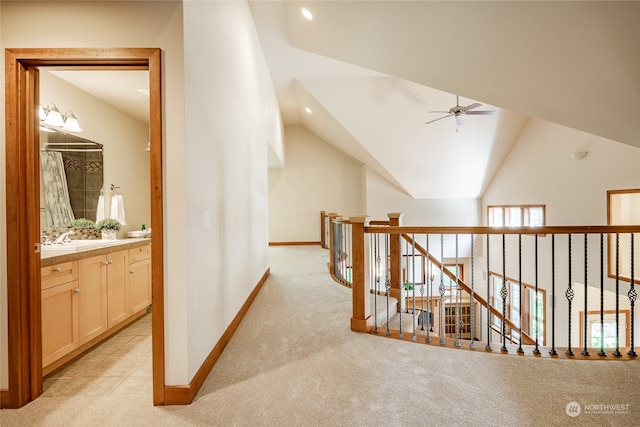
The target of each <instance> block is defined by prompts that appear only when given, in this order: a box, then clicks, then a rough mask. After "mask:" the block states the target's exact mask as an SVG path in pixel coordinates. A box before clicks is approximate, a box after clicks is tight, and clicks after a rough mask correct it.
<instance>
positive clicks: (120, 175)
mask: <svg viewBox="0 0 640 427" xmlns="http://www.w3.org/2000/svg"><path fill="white" fill-rule="evenodd" d="M39 71H40V73H39V82H40V86H39V97H40V98H39V104H40V105H41V106H42V107H43V109H45V112H46V110H49V109H50V107H52V106H53V105H55V106H56V107H57V108H58V109H59V112H60V113H61V114H64V117H67V118H68V117H70V116H69V114H73V115H74V116H75V117H76V118H77V120H78V122H79V127H80V128H81V129H82V133H77V132H79V131H65V130H64V129H63V128H62V127H53V128H51V127H50V126H48V125H45V127H44V129H46V130H54V132H46V134H45V131H43V132H41V134H40V135H41V141H40V142H41V149H42V153H43V156H51V157H58V160H55V161H54V162H55V163H60V164H62V165H63V169H64V172H65V179H64V180H63V179H53V178H50V179H49V180H48V181H47V182H44V180H43V181H41V190H42V191H41V193H42V195H41V199H40V200H41V208H42V209H41V215H40V223H41V229H42V230H46V229H52V227H50V226H49V225H48V224H49V221H48V220H47V218H46V217H47V215H48V211H51V212H53V213H54V214H55V216H62V215H64V212H65V211H66V212H68V211H72V212H73V216H74V217H75V218H76V219H78V218H86V219H90V220H92V221H95V219H96V212H97V210H98V205H99V202H98V200H99V199H100V190H101V189H102V190H103V198H102V202H101V205H102V207H103V210H102V213H103V214H104V215H103V216H102V217H108V216H110V215H112V212H113V207H114V206H113V200H114V196H115V195H116V191H115V189H117V195H119V196H121V198H119V204H118V205H117V206H118V207H120V208H121V209H120V210H119V211H118V212H120V211H121V212H122V213H123V214H122V218H123V219H124V218H125V214H124V212H125V210H126V224H125V223H124V222H125V221H121V222H123V226H122V229H121V230H120V232H119V237H120V238H123V237H125V236H127V233H129V232H130V231H138V230H140V229H141V227H142V225H143V224H145V226H146V227H147V228H150V227H151V224H150V222H151V221H150V216H151V211H150V200H149V194H150V183H149V175H150V168H149V150H148V144H149V97H148V87H149V73H148V71H146V70H101V69H91V70H64V69H63V68H61V67H58V68H57V67H41V68H39ZM45 117H47V116H45ZM41 118H42V116H41ZM40 123H41V124H45V123H46V119H45V120H44V121H41V122H40ZM65 123H66V122H65ZM45 144H46V147H45ZM45 149H46V150H45ZM45 152H46V153H49V154H44V153H45ZM41 157H42V156H41ZM45 161H46V160H45ZM41 162H42V159H41ZM55 163H54V165H55ZM70 166H71V167H70ZM73 166H75V167H73ZM61 168H62V167H59V166H58V169H61ZM78 169H80V170H78ZM48 176H55V174H50V175H48ZM64 187H67V188H66V191H64ZM49 193H52V194H53V196H51V195H50V194H49ZM65 194H67V196H66V197H65V196H64V195H65ZM45 195H47V197H51V199H52V200H51V201H50V202H51V203H50V205H51V209H49V210H47V209H45V206H46V204H45V199H44V198H45ZM65 206H70V207H67V208H65ZM67 219H68V217H67ZM69 222H70V220H69V221H65V220H64V219H63V218H61V219H58V220H57V223H58V224H62V225H61V226H59V227H53V229H58V228H60V227H67V226H68V225H69Z"/></svg>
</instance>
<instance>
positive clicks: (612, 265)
mask: <svg viewBox="0 0 640 427" xmlns="http://www.w3.org/2000/svg"><path fill="white" fill-rule="evenodd" d="M625 194H631V195H639V196H640V188H632V189H627V190H608V191H607V225H635V224H630V223H629V222H628V221H618V220H617V218H616V216H617V213H616V212H614V211H613V205H614V204H613V203H612V198H613V197H615V196H620V195H625ZM623 240H624V238H623ZM626 243H627V242H626V241H625V242H621V244H622V245H625V244H626ZM634 246H635V247H636V249H640V239H637V240H635V241H634ZM607 248H608V250H607V275H608V276H609V277H610V278H612V279H615V278H616V249H615V248H616V239H615V235H612V234H607ZM636 254H640V250H636ZM634 263H635V264H636V268H635V272H634V275H635V276H636V277H635V281H636V282H637V281H638V279H640V278H639V277H638V274H640V268H638V267H640V256H637V255H636V259H635V262H634ZM621 264H622V269H621V271H619V279H620V280H621V281H624V282H631V271H630V266H629V265H626V263H624V262H621Z"/></svg>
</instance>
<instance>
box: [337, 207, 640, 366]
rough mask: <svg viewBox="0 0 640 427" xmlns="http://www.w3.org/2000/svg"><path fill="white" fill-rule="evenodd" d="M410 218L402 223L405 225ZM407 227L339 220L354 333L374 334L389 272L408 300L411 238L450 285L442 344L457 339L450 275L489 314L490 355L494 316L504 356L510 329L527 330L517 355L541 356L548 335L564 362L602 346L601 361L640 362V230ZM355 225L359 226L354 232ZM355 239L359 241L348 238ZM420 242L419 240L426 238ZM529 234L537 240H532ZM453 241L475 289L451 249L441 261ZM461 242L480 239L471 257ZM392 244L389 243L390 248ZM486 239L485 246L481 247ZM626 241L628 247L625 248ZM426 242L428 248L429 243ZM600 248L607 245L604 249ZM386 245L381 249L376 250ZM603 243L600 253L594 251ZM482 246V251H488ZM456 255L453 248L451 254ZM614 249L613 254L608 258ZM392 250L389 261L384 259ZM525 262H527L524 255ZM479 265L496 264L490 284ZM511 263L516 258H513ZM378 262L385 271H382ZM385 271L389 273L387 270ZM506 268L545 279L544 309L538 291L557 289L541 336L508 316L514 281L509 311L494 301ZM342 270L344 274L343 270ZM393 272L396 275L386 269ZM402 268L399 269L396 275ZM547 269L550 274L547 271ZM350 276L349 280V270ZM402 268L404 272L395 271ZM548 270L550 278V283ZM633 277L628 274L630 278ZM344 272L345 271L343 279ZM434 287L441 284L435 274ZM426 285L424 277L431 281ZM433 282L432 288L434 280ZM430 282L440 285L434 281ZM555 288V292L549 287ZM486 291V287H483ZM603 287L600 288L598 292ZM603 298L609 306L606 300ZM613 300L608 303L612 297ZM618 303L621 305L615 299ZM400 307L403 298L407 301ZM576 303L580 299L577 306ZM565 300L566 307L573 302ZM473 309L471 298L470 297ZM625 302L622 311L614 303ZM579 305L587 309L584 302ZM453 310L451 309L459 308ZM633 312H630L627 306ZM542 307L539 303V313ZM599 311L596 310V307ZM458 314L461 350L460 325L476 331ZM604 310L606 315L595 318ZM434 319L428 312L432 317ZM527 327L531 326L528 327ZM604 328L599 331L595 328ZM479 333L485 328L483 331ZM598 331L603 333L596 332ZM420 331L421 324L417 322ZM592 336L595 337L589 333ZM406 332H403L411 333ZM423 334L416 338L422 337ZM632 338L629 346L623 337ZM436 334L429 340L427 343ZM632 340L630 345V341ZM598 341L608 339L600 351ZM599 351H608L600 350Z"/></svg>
mask: <svg viewBox="0 0 640 427" xmlns="http://www.w3.org/2000/svg"><path fill="white" fill-rule="evenodd" d="M400 218H401V214H400V215H399V216H398V218H396V219H400ZM400 222H401V221H397V223H398V225H394V224H393V221H392V219H391V218H390V221H389V222H388V224H387V222H386V221H383V222H381V224H382V225H373V224H372V222H371V221H369V218H368V217H367V216H357V217H351V218H349V220H348V221H345V220H342V219H341V218H340V219H339V220H337V221H336V220H333V221H332V224H333V226H332V227H333V228H334V229H335V228H336V225H338V226H339V228H340V231H335V234H334V235H333V240H334V241H335V243H336V244H337V245H338V248H336V249H335V250H332V254H333V255H332V257H331V259H332V261H331V262H332V263H333V264H334V266H333V268H334V270H331V271H333V272H334V273H339V275H340V276H341V277H344V278H346V277H347V276H349V277H348V278H349V279H350V284H351V286H352V288H353V316H352V319H351V328H352V330H354V331H360V332H370V331H371V330H372V329H373V319H372V318H371V314H370V307H369V305H370V298H369V297H368V295H370V292H371V290H372V289H374V290H375V289H380V284H379V283H380V282H379V281H380V277H379V276H380V274H384V275H387V274H388V275H389V276H391V277H392V279H391V280H390V281H391V284H390V287H391V288H392V289H395V290H396V292H398V295H399V296H402V292H404V290H403V289H401V283H400V282H401V281H402V277H401V259H402V258H401V257H402V251H401V249H400V248H401V241H405V242H408V243H410V246H411V248H412V251H417V253H418V254H419V255H420V256H423V257H425V258H426V259H427V260H428V261H429V264H430V265H432V266H433V267H432V268H434V267H435V268H436V269H439V271H440V272H441V274H440V286H439V288H438V291H439V296H438V295H432V296H431V297H432V301H437V300H438V298H440V304H438V305H439V308H440V313H439V314H440V320H441V321H440V323H439V325H440V326H441V327H440V328H439V332H438V334H439V338H440V340H439V343H440V344H448V343H449V341H452V340H448V339H446V337H445V336H444V335H445V334H444V328H443V327H442V325H444V321H443V319H444V313H443V307H444V304H443V296H444V286H443V281H444V278H445V277H446V278H448V279H449V280H451V281H454V282H455V283H456V286H455V289H456V290H457V289H459V290H460V291H463V292H464V293H465V294H468V295H469V298H470V308H471V310H473V307H474V305H475V304H474V302H477V303H478V304H480V305H481V306H482V308H483V309H484V313H483V315H484V316H485V322H484V324H485V326H484V327H485V328H486V329H485V330H486V336H485V337H484V338H483V340H485V341H486V345H485V349H486V350H492V345H495V344H496V342H495V341H494V340H493V339H492V331H493V328H495V325H493V324H492V322H490V321H489V318H490V316H495V317H496V318H497V319H500V321H501V322H500V323H501V326H502V328H501V331H500V334H499V339H500V344H501V347H500V351H501V352H504V353H507V352H508V351H509V350H508V348H507V342H509V345H511V342H512V341H513V338H510V337H509V335H508V334H507V328H509V330H511V331H518V332H519V335H520V337H521V338H520V339H518V340H516V341H517V346H518V348H517V352H518V353H524V350H523V347H522V346H523V344H524V345H527V346H530V347H532V348H533V349H532V354H534V355H540V354H541V351H540V347H541V345H540V341H541V339H540V338H541V336H540V334H541V333H544V334H547V335H546V338H547V339H546V340H544V341H545V342H550V343H551V346H550V348H548V352H549V354H550V355H551V356H558V355H559V353H558V350H559V349H560V347H559V345H562V346H563V347H564V348H565V349H566V350H565V351H564V356H566V357H578V358H591V359H593V357H591V356H592V353H591V352H590V350H591V351H593V350H594V349H595V350H597V353H593V354H597V355H598V356H600V357H602V358H603V357H605V356H606V355H607V354H611V355H613V356H614V357H615V358H619V357H623V356H624V357H625V358H635V357H636V352H635V329H636V325H635V323H636V320H635V301H636V299H637V291H636V289H635V283H636V282H637V279H638V277H636V275H635V261H634V256H635V251H636V249H637V246H638V245H637V244H634V234H636V233H640V226H561V227H536V228H535V229H531V228H528V227H519V228H494V227H406V226H401V225H399V223H400ZM346 223H348V224H349V225H350V226H351V228H350V229H348V228H346V227H345V226H346ZM347 235H349V236H350V238H346V236H347ZM416 236H418V237H416ZM523 236H525V239H527V241H526V242H524V244H523ZM540 236H543V239H544V241H543V242H544V245H543V246H544V247H543V248H542V249H540V248H539V243H540V242H539V240H541V239H540ZM621 236H624V237H625V238H624V241H625V242H627V243H628V242H629V241H630V242H631V244H630V247H625V248H620V244H619V242H620V239H621ZM445 237H446V238H447V239H448V240H453V239H454V238H455V241H456V251H455V257H456V260H457V259H458V257H459V256H462V255H465V258H467V259H469V260H470V262H471V263H472V267H471V279H470V283H467V282H466V281H463V280H461V278H460V277H457V275H454V274H453V273H451V272H450V271H448V270H447V269H446V268H444V265H443V262H442V260H443V259H444V254H443V252H441V256H440V258H438V257H437V256H436V254H437V249H434V248H439V249H440V251H444V250H445V248H444V246H445V244H444V240H445ZM605 237H607V239H610V240H611V242H612V243H611V244H608V245H607V247H606V250H605V244H604V241H605ZM420 239H421V240H423V241H426V242H427V244H426V245H424V246H423V245H422V244H421V243H418V240H420ZM438 240H439V241H440V246H438V245H437V244H432V246H431V250H429V243H428V242H430V241H431V242H434V243H435V242H437V241H438ZM459 240H465V241H467V242H470V244H469V245H468V247H467V249H465V250H466V251H467V252H468V253H465V254H461V253H460V252H458V248H457V242H458V241H459ZM381 242H384V243H381ZM394 242H395V243H397V244H398V249H399V250H397V251H394V249H393V244H394ZM478 243H479V244H478ZM625 244H626V243H625ZM425 246H426V247H425ZM598 246H599V249H598ZM376 247H377V248H376ZM594 247H595V249H594ZM479 248H480V249H479ZM446 250H447V251H449V248H447V249H446ZM608 252H611V253H608ZM376 254H378V255H376ZM380 254H382V258H383V259H384V262H380V260H379V259H378V258H379V257H380ZM605 257H606V258H607V259H608V260H611V262H614V263H615V274H614V275H613V276H611V277H610V276H609V275H605V273H604V272H605V267H604V265H605V264H604V262H605V261H604V260H605ZM523 258H524V259H523ZM598 259H599V262H600V268H599V269H597V268H595V269H594V268H590V267H589V266H590V265H591V264H592V263H594V262H597V260H598ZM621 259H622V260H624V262H625V263H628V262H629V260H631V261H630V262H631V267H630V270H631V274H630V275H629V276H626V277H625V276H624V275H623V274H621V273H620V272H621V268H624V271H626V272H628V271H629V266H627V265H624V266H622V267H621ZM344 260H349V261H350V262H349V263H345V264H344V266H340V267H339V268H338V267H336V265H337V264H339V263H340V262H342V261H344ZM479 261H483V262H486V270H484V272H485V274H483V276H486V277H482V278H481V279H480V280H477V279H476V276H477V274H476V270H478V271H481V270H482V267H480V266H479V265H477V263H478V262H479ZM507 261H508V262H507ZM376 264H377V265H378V267H376ZM381 265H384V266H385V267H384V268H382V269H381V267H380V266H381ZM496 265H497V266H498V267H501V268H502V273H503V274H502V277H504V278H506V277H508V276H507V270H508V271H509V275H510V276H513V277H515V276H516V274H514V273H515V272H516V271H517V277H518V281H519V282H520V286H522V285H521V283H522V281H523V280H525V279H524V276H525V275H526V276H527V277H531V278H533V280H531V279H529V278H527V279H526V280H527V281H528V282H530V283H535V289H536V291H535V294H536V298H535V304H538V298H537V292H538V289H539V288H538V287H539V286H542V285H544V287H545V289H546V290H547V292H548V291H549V290H550V291H551V292H550V293H551V295H550V302H551V304H550V305H551V316H552V318H551V319H550V320H549V319H545V322H549V323H551V327H550V328H547V327H546V326H543V327H541V328H540V329H541V330H538V329H539V328H538V327H537V326H536V327H535V328H534V330H533V331H532V334H531V335H529V334H526V333H524V332H523V331H522V328H521V326H520V325H516V324H515V323H513V321H512V320H511V319H509V317H508V316H507V315H506V307H507V304H506V302H507V297H508V296H509V289H507V286H506V283H507V281H506V279H504V280H503V285H502V288H501V289H500V291H499V292H498V295H494V298H497V299H499V300H502V304H501V306H502V312H500V311H499V310H498V309H496V308H495V307H493V306H492V305H491V304H489V303H488V301H489V300H490V296H491V294H492V286H491V283H490V278H489V272H490V271H491V267H492V266H496ZM335 268H338V269H337V270H335ZM346 268H348V270H346ZM386 269H388V270H390V272H387V271H382V270H386ZM396 269H397V270H396ZM540 270H542V271H540ZM346 271H349V273H348V274H345V272H346ZM393 272H395V273H396V274H395V275H394V274H393ZM542 274H544V278H542V277H541V276H542ZM627 274H628V273H627ZM336 275H337V274H336ZM430 279H431V281H433V278H432V277H430ZM485 281H486V293H484V296H482V295H479V293H481V292H479V291H480V290H481V289H482V288H483V287H484V285H485V283H484V282H485ZM412 282H413V285H414V288H413V292H415V289H416V287H421V286H424V283H420V282H418V281H416V275H415V272H414V275H413V277H412ZM423 282H424V281H423ZM597 282H599V283H600V287H599V288H598V287H597V286H595V285H593V284H594V283H597ZM431 284H432V283H431ZM431 284H430V285H431ZM549 287H550V289H549ZM483 291H484V290H483ZM598 291H599V292H598ZM598 296H599V300H600V301H599V304H598V301H597V297H598ZM605 296H606V298H605ZM611 299H613V300H614V301H613V302H611V301H610V300H611ZM398 300H399V301H400V300H402V298H399V299H398ZM574 300H575V301H574ZM605 300H607V304H606V305H607V307H606V309H605ZM460 301H461V299H459V296H458V295H456V302H455V308H456V309H458V308H464V307H462V306H461V305H460V304H461V302H460ZM563 301H564V302H563ZM465 303H466V301H465ZM613 303H615V309H613V308H612V307H611V306H612V305H613ZM576 304H580V305H579V306H577V305H576ZM621 305H622V308H623V311H627V312H629V313H630V320H629V321H628V322H627V324H624V320H625V319H626V317H625V316H622V315H621ZM450 306H451V305H450ZM626 307H628V308H626ZM536 308H538V307H536ZM594 308H595V310H594ZM454 311H455V328H456V334H455V342H452V345H456V346H459V345H460V334H459V332H458V331H459V329H460V327H461V326H465V327H468V326H469V325H461V324H460V320H459V319H460V310H454ZM609 311H611V312H612V313H614V315H615V319H614V321H613V320H612V321H611V322H610V324H612V325H613V324H615V337H612V338H610V339H611V342H612V343H613V344H612V345H613V347H612V349H608V348H607V351H608V352H610V353H607V351H605V348H606V347H605V345H604V343H605V341H606V340H605V337H604V329H605V328H604V326H605V321H604V316H605V313H608V312H609ZM594 312H596V314H594ZM422 315H424V313H422ZM435 315H436V313H429V314H428V315H427V316H426V317H423V318H422V319H421V321H422V322H424V321H425V320H426V319H430V318H431V316H434V317H435ZM559 316H563V317H564V319H565V320H566V330H564V331H562V332H561V333H558V331H557V327H556V326H557V325H556V323H557V320H559V318H560V317H559ZM470 322H471V323H472V325H471V329H472V330H473V329H476V328H477V326H478V325H477V324H476V322H475V313H474V314H472V315H471V317H470ZM520 323H521V324H522V322H520ZM591 324H593V325H596V326H598V328H599V329H598V328H596V327H595V326H594V327H593V328H592V329H590V327H591V326H590V325H591ZM621 326H623V327H624V328H626V329H629V330H630V331H629V332H628V339H627V340H624V339H623V338H624V337H625V334H624V331H623V334H621V332H620V327H621ZM478 329H479V328H477V329H476V330H478ZM596 329H597V330H596ZM414 331H415V326H414ZM598 331H600V332H599V333H600V335H601V336H600V337H598V336H597V335H598ZM587 332H588V333H587ZM401 333H402V332H400V334H401ZM414 336H415V332H414ZM576 336H579V337H580V338H579V340H576ZM471 338H472V339H471V340H470V341H471V343H470V344H469V346H470V347H471V348H474V347H475V342H474V341H475V340H474V339H473V338H475V337H474V333H473V332H472V334H471ZM621 339H622V340H621ZM428 340H429V335H427V341H428ZM621 341H622V343H623V344H624V345H621V344H620V343H621ZM576 342H578V344H577V346H578V347H579V348H580V349H581V351H580V353H579V355H576V354H574V349H577V348H576ZM594 343H600V344H598V345H597V346H596V345H595V344H594ZM596 347H598V348H596ZM623 347H626V348H627V349H628V351H626V353H625V354H624V355H623V353H622V352H621V349H622V348H623Z"/></svg>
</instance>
